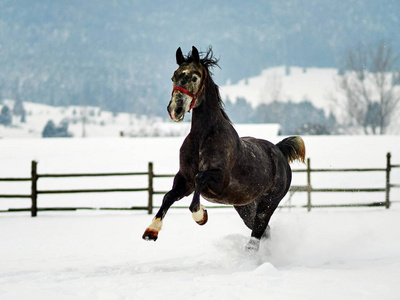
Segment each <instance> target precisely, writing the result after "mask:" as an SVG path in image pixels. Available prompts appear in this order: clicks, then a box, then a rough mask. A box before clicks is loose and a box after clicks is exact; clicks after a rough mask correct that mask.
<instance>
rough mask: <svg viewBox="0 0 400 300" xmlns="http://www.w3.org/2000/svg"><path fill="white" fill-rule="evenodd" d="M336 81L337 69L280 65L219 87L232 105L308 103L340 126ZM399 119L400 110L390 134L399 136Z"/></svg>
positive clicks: (339, 95)
mask: <svg viewBox="0 0 400 300" xmlns="http://www.w3.org/2000/svg"><path fill="white" fill-rule="evenodd" d="M339 78H340V77H339V75H338V70H337V69H330V68H300V67H288V68H285V67H284V66H280V67H275V68H269V69H266V70H264V71H262V73H261V74H260V75H259V76H255V77H250V78H245V79H242V80H240V81H239V82H238V83H237V84H229V83H228V84H226V85H222V86H220V93H221V97H222V99H223V100H224V101H228V100H229V101H231V102H233V103H235V102H236V100H237V98H244V99H246V101H247V102H248V103H250V104H251V105H252V107H253V108H256V107H257V106H258V105H260V104H268V103H271V102H273V101H280V102H288V101H291V102H294V103H299V102H302V101H305V100H307V101H309V102H311V103H312V104H313V105H314V106H315V107H317V108H321V109H323V110H324V111H325V113H326V115H328V114H329V113H330V112H332V113H333V114H334V116H335V117H336V118H337V120H338V121H339V122H342V123H343V122H345V120H344V119H343V117H346V114H345V113H344V111H343V108H341V107H340V106H339V105H338V100H340V99H343V94H342V92H341V91H340V89H339V84H338V83H339ZM399 117H400V107H399V108H398V109H397V110H396V113H395V116H394V117H393V118H392V123H391V125H390V127H389V130H388V132H389V133H391V134H400V120H399V119H400V118H399Z"/></svg>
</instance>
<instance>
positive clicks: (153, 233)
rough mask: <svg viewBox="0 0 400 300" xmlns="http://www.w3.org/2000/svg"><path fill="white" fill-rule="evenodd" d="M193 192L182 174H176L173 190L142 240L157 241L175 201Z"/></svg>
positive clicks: (167, 194) (166, 195)
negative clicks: (163, 222) (165, 218)
mask: <svg viewBox="0 0 400 300" xmlns="http://www.w3.org/2000/svg"><path fill="white" fill-rule="evenodd" d="M191 192H192V190H191V189H190V188H189V187H188V184H187V181H186V179H185V178H184V177H183V176H182V175H181V174H180V173H178V174H176V176H175V179H174V184H173V187H172V190H170V191H169V192H168V193H166V194H165V196H164V198H163V202H162V204H161V207H160V209H159V210H158V212H157V214H156V215H155V217H154V218H153V221H152V222H151V224H150V225H149V226H148V227H147V228H146V230H145V232H144V234H143V236H142V238H143V239H144V240H146V241H156V240H157V238H158V232H159V231H160V230H161V228H162V220H163V219H164V217H165V215H166V214H167V211H168V209H169V208H170V207H171V205H172V204H174V202H175V201H177V200H180V199H182V198H183V197H185V196H187V195H189V194H190V193H191Z"/></svg>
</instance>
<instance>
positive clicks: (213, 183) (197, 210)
mask: <svg viewBox="0 0 400 300" xmlns="http://www.w3.org/2000/svg"><path fill="white" fill-rule="evenodd" d="M221 183H222V184H221ZM223 183H224V180H223V174H222V172H221V171H220V170H208V171H202V172H199V173H198V174H197V175H196V178H195V188H194V195H193V200H192V203H191V204H190V206H189V209H190V211H191V212H192V216H193V219H194V220H195V221H196V223H197V224H199V225H204V224H206V223H207V220H208V214H207V210H206V209H205V208H204V206H203V205H201V204H200V194H201V191H202V190H203V188H204V187H205V186H207V188H208V189H211V190H212V191H213V192H217V193H219V192H221V191H222V190H223V188H224V186H223Z"/></svg>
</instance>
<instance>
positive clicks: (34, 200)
mask: <svg viewBox="0 0 400 300" xmlns="http://www.w3.org/2000/svg"><path fill="white" fill-rule="evenodd" d="M393 168H400V165H393V164H391V154H390V153H388V154H387V155H386V167H385V168H360V169H312V168H311V161H310V159H309V158H308V159H307V167H306V169H296V170H293V173H301V172H303V173H306V176H307V183H306V185H304V186H292V187H291V188H290V190H289V195H290V196H289V199H290V198H291V197H292V195H293V194H294V193H297V192H305V193H307V205H305V206H304V207H306V208H307V210H308V211H310V210H311V209H312V208H316V207H346V206H384V207H386V208H387V209H389V207H390V204H391V200H390V190H391V189H392V188H400V184H393V183H391V178H390V174H391V170H392V169H393ZM326 172H384V173H385V176H386V181H385V182H386V184H385V186H384V187H381V188H314V187H313V186H312V183H311V174H312V173H326ZM139 175H141V176H143V175H144V176H147V177H148V184H147V186H146V187H142V188H114V189H70V190H39V189H38V185H37V182H38V180H39V179H40V178H67V177H108V176H139ZM173 176H174V175H173V174H155V173H154V172H153V163H152V162H149V164H148V170H147V171H146V172H132V173H78V174H38V172H37V162H36V161H32V163H31V176H30V177H25V178H0V182H1V181H10V182H11V181H14V182H15V181H30V182H31V193H30V194H0V198H29V199H30V200H31V207H30V208H14V209H13V208H9V209H7V210H0V212H16V211H30V212H31V216H32V217H36V216H37V213H38V211H56V210H78V209H100V210H114V209H115V210H147V211H148V213H149V214H152V213H153V208H155V206H154V205H153V195H157V194H165V193H166V192H167V191H156V190H154V179H155V178H162V177H173ZM143 191H145V192H147V193H148V201H147V206H133V207H129V208H93V207H50V208H49V207H47V208H43V207H40V208H39V207H38V196H39V195H44V194H74V193H112V192H143ZM319 192H324V193H327V192H328V193H341V192H347V193H350V192H351V193H354V192H368V193H370V192H382V193H384V194H385V197H384V199H382V201H378V202H373V203H362V204H360V203H358V204H324V205H313V204H312V202H311V195H312V193H319ZM209 207H216V206H209ZM218 207H221V206H218Z"/></svg>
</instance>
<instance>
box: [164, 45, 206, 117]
mask: <svg viewBox="0 0 400 300" xmlns="http://www.w3.org/2000/svg"><path fill="white" fill-rule="evenodd" d="M176 63H177V64H178V65H179V68H178V69H177V70H176V71H175V72H174V75H173V76H172V81H173V89H172V95H171V101H170V102H169V105H168V113H169V116H170V117H171V119H172V120H173V121H175V122H180V121H182V120H183V118H184V116H185V113H186V112H189V111H190V110H191V109H192V108H196V107H198V106H199V105H200V103H201V101H202V94H203V92H204V88H205V82H206V79H207V71H206V69H205V68H204V67H203V66H202V64H201V62H200V56H199V52H198V51H197V49H196V47H194V46H193V47H192V53H191V55H190V56H188V57H186V58H185V57H184V56H183V54H182V50H181V48H178V50H176Z"/></svg>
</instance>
